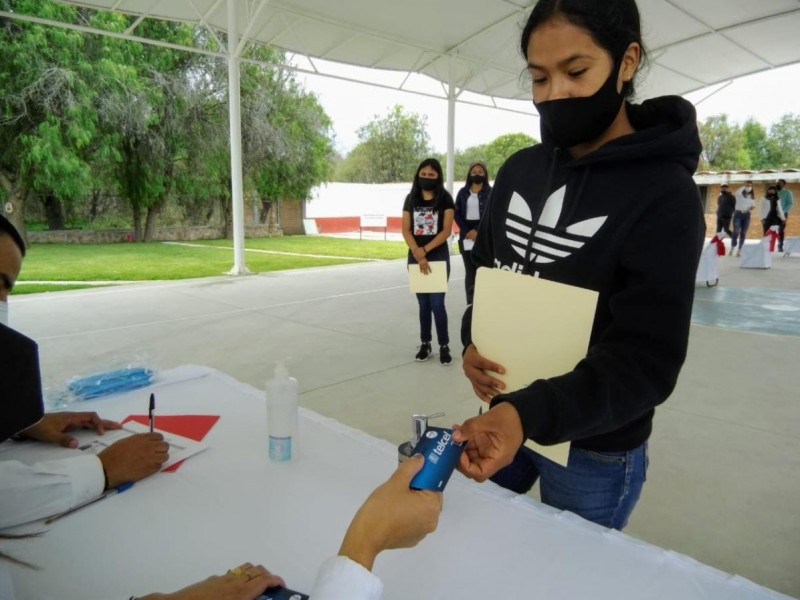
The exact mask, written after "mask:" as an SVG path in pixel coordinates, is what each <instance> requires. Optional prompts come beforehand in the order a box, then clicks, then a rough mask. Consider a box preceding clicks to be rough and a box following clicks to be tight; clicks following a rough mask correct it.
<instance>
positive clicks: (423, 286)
mask: <svg viewBox="0 0 800 600" xmlns="http://www.w3.org/2000/svg"><path fill="white" fill-rule="evenodd" d="M428 265H429V266H430V268H431V272H430V273H427V274H423V273H422V271H420V270H419V265H417V264H411V265H408V285H409V287H410V288H411V292H412V293H414V294H436V293H438V292H446V291H447V261H444V260H433V261H430V262H428Z"/></svg>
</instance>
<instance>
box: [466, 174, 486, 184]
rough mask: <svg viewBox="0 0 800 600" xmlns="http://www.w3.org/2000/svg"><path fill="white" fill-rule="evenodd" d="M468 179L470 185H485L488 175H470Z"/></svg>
mask: <svg viewBox="0 0 800 600" xmlns="http://www.w3.org/2000/svg"><path fill="white" fill-rule="evenodd" d="M468 181H469V184H470V185H473V184H481V185H483V184H484V183H486V175H470V176H469V180H468Z"/></svg>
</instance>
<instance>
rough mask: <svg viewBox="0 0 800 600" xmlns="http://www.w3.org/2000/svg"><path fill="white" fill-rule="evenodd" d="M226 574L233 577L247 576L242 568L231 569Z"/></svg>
mask: <svg viewBox="0 0 800 600" xmlns="http://www.w3.org/2000/svg"><path fill="white" fill-rule="evenodd" d="M228 573H233V574H234V575H247V573H245V572H244V569H242V567H234V568H233V569H230V570H229V571H228Z"/></svg>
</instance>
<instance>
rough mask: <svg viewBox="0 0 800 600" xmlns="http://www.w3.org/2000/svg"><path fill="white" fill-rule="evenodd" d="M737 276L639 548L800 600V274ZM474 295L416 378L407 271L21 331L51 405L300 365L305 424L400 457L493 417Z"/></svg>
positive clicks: (632, 530) (688, 394) (283, 277)
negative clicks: (467, 335)
mask: <svg viewBox="0 0 800 600" xmlns="http://www.w3.org/2000/svg"><path fill="white" fill-rule="evenodd" d="M719 264H720V272H721V276H720V284H719V286H718V287H716V288H706V287H705V286H698V287H697V299H698V301H697V302H696V311H695V319H696V322H695V324H694V325H693V326H692V331H691V343H690V350H689V357H688V360H687V363H686V365H685V367H684V369H683V372H682V375H681V378H680V381H679V383H678V386H677V389H676V390H675V392H674V394H673V396H672V397H671V398H670V399H669V400H668V401H667V402H666V403H665V404H664V405H663V407H662V408H659V409H658V411H657V416H656V420H655V430H654V433H653V436H652V438H651V446H650V449H651V450H650V452H651V453H650V457H651V466H650V471H649V473H648V482H647V485H646V486H645V490H644V493H643V496H642V499H641V501H640V503H639V506H638V507H637V509H636V511H635V512H634V514H633V517H632V519H631V522H630V525H629V527H628V528H627V530H626V532H627V533H628V534H630V535H632V536H634V537H638V538H641V539H643V540H646V541H648V542H650V543H653V544H656V545H658V546H662V547H665V548H670V549H673V550H675V551H678V552H681V553H684V554H688V555H690V556H692V557H694V558H695V559H697V560H698V561H701V562H703V563H707V564H709V565H711V566H714V567H717V568H719V569H721V570H723V571H727V572H730V573H737V574H739V575H742V576H744V577H747V578H749V579H751V580H753V581H755V582H757V583H759V584H761V585H765V586H767V587H770V588H773V589H775V590H778V591H781V592H784V593H787V594H791V595H794V596H800V569H799V568H798V567H800V409H799V408H798V403H799V402H800V393H798V392H799V391H800V375H798V367H800V363H798V358H799V357H800V310H798V309H800V259H798V258H775V260H774V262H773V268H772V269H770V270H766V271H764V270H751V269H747V270H743V269H739V268H738V259H735V258H732V257H725V258H721V259H719ZM23 268H24V267H23ZM462 289H463V267H462V265H461V261H460V259H459V257H454V260H453V276H452V278H451V290H453V291H452V292H451V293H449V294H448V296H447V306H448V312H449V314H450V315H451V324H450V333H451V335H452V336H453V342H452V346H453V348H454V351H455V357H454V364H453V365H452V366H451V367H449V368H445V367H442V366H441V365H439V364H438V361H435V360H434V361H429V362H427V363H422V364H418V363H415V362H414V361H413V355H414V353H415V351H416V348H415V346H416V344H417V343H418V342H417V337H418V325H417V316H416V315H417V311H416V302H415V300H414V298H413V296H411V295H410V294H409V292H408V290H407V285H406V275H405V268H404V264H403V262H402V261H392V262H384V263H369V264H357V265H347V266H342V267H331V268H325V269H312V270H306V271H294V272H282V273H271V274H264V275H254V276H250V277H239V278H231V277H225V276H220V277H217V278H211V279H202V280H192V281H182V282H163V283H145V284H136V285H126V286H122V287H116V288H101V289H95V290H77V291H71V292H60V293H52V294H39V295H31V296H17V297H14V298H12V301H11V306H10V308H11V311H10V317H11V323H12V325H13V326H15V327H17V328H18V329H20V330H21V331H23V332H25V333H27V334H28V335H30V336H31V337H33V338H35V339H37V340H38V341H39V343H40V352H41V360H42V369H43V375H44V379H45V385H46V387H47V388H54V387H58V386H59V385H62V384H63V382H64V381H65V379H66V378H68V377H69V376H72V375H75V374H88V373H91V372H97V371H101V370H106V369H110V368H113V367H116V366H119V365H120V364H124V363H126V362H134V363H137V364H141V362H142V361H149V362H150V363H152V364H154V365H155V366H157V367H158V368H162V369H167V368H170V367H174V366H177V365H181V364H187V363H192V364H202V365H209V366H211V367H214V368H216V369H219V370H221V371H224V372H226V373H228V374H230V375H232V376H233V377H235V378H237V379H239V380H241V381H245V382H247V383H249V384H252V385H254V386H257V387H263V384H264V382H265V380H266V379H268V378H269V377H270V375H271V370H272V365H273V363H274V362H275V361H276V360H277V359H281V358H285V357H291V361H290V363H289V365H290V370H291V372H292V374H293V375H294V376H295V377H297V378H298V380H299V381H300V388H301V392H302V395H301V403H302V405H303V406H306V407H308V408H311V409H313V410H316V411H318V412H320V413H322V414H324V415H328V416H331V417H334V418H336V419H338V420H339V421H342V422H343V423H346V424H348V425H351V426H354V427H357V428H360V429H362V430H364V431H367V432H368V433H370V434H372V435H375V436H377V437H380V438H384V439H387V440H390V441H392V442H394V443H398V444H399V443H400V442H403V441H405V439H406V438H407V437H408V433H409V417H410V415H411V414H412V413H414V412H426V413H429V414H430V413H434V412H438V411H444V412H446V413H447V416H446V417H445V418H444V419H442V420H441V421H440V422H441V423H447V424H449V423H451V422H456V421H461V420H463V419H464V418H466V417H468V416H471V415H473V414H475V413H476V411H477V408H478V405H479V403H478V401H477V400H476V399H475V398H474V396H473V394H472V391H471V388H470V386H469V385H468V384H467V381H466V379H465V378H464V376H463V373H462V370H461V365H460V360H459V359H458V355H459V354H460V343H459V342H458V331H459V323H460V317H461V314H462V313H463V310H464V305H465V300H464V294H463V292H462V291H461V290H462ZM533 493H534V494H535V490H534V492H533Z"/></svg>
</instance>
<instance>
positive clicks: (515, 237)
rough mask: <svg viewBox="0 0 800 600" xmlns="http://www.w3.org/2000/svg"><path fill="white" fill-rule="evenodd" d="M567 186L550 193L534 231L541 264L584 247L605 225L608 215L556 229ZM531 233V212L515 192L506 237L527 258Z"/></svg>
mask: <svg viewBox="0 0 800 600" xmlns="http://www.w3.org/2000/svg"><path fill="white" fill-rule="evenodd" d="M566 191H567V186H566V185H564V186H562V187H560V188H559V189H557V190H556V191H554V192H553V193H552V194H550V197H549V198H548V199H547V202H546V203H545V205H544V210H543V211H542V216H541V217H540V218H539V224H538V226H537V227H536V233H535V234H534V241H533V250H532V251H531V259H532V261H533V262H535V263H537V264H547V263H552V262H555V261H557V260H559V259H562V258H567V257H568V256H571V255H572V254H573V253H574V252H576V251H577V250H580V249H581V248H582V247H583V246H584V244H586V242H587V241H589V240H590V239H591V238H592V237H593V236H594V235H595V234H596V233H597V232H598V230H599V229H600V228H601V227H602V226H603V223H605V222H606V219H608V217H607V216H606V217H595V218H593V219H587V220H585V221H581V222H580V223H575V224H573V225H570V226H568V227H567V228H566V230H564V231H556V224H557V223H558V218H559V217H560V216H561V211H562V210H563V208H564V195H565V193H566ZM530 235H531V211H530V208H529V207H528V203H527V202H525V199H524V198H523V197H522V196H520V195H519V193H517V192H514V194H513V195H512V196H511V202H510V204H509V206H508V215H507V216H506V236H507V237H508V241H509V242H511V246H512V248H514V251H515V252H516V253H517V254H518V255H519V256H520V257H522V258H523V259H524V258H525V251H526V249H527V245H528V239H529V237H530Z"/></svg>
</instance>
